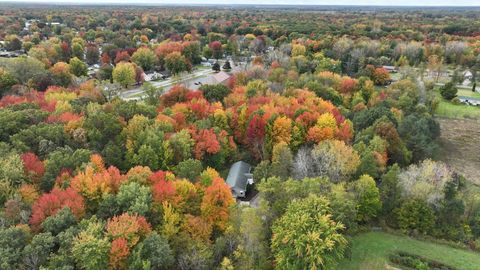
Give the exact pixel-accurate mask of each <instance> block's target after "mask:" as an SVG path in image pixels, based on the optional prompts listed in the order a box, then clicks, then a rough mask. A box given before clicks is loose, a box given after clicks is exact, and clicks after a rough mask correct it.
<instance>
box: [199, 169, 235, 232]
mask: <svg viewBox="0 0 480 270" xmlns="http://www.w3.org/2000/svg"><path fill="white" fill-rule="evenodd" d="M234 203H235V200H234V199H233V197H232V192H231V191H230V187H229V186H228V185H227V184H226V183H225V181H224V180H223V179H222V178H215V179H214V180H213V183H212V185H210V186H209V187H207V188H206V189H205V194H204V196H203V199H202V204H201V205H200V209H201V212H202V217H204V218H205V220H206V221H207V222H208V223H209V224H211V225H212V226H214V227H216V228H218V229H219V230H221V231H223V230H225V228H226V226H227V223H228V218H229V208H230V206H232V205H233V204H234Z"/></svg>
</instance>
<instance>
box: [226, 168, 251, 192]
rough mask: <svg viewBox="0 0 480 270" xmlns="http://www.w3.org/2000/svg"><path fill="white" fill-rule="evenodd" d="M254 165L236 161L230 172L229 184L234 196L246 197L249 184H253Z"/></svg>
mask: <svg viewBox="0 0 480 270" xmlns="http://www.w3.org/2000/svg"><path fill="white" fill-rule="evenodd" d="M251 170H252V166H251V165H250V164H248V163H246V162H243V161H237V162H235V163H234V164H233V165H232V167H231V168H230V171H229V172H228V177H227V184H228V186H230V189H231V190H232V194H233V197H235V198H244V197H245V194H246V193H247V186H248V185H251V184H253V175H252V173H251Z"/></svg>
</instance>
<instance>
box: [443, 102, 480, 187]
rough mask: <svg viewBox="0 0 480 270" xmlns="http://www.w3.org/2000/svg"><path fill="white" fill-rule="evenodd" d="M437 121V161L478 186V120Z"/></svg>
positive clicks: (479, 147)
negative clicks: (438, 143) (438, 128)
mask: <svg viewBox="0 0 480 270" xmlns="http://www.w3.org/2000/svg"><path fill="white" fill-rule="evenodd" d="M478 110H479V111H480V109H478ZM437 120H438V122H439V123H440V127H441V136H440V153H439V159H440V160H442V161H444V162H446V163H447V164H449V165H450V166H452V167H453V168H454V169H455V170H456V171H458V172H459V173H461V174H462V175H464V176H465V177H466V178H467V179H468V180H470V181H472V182H473V183H476V184H479V185H480V143H479V142H480V119H449V118H438V119H437Z"/></svg>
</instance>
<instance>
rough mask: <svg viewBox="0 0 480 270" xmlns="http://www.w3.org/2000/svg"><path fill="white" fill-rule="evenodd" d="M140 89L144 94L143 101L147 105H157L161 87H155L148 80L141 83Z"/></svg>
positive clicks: (161, 91)
mask: <svg viewBox="0 0 480 270" xmlns="http://www.w3.org/2000/svg"><path fill="white" fill-rule="evenodd" d="M142 89H143V91H144V92H145V94H146V97H145V98H144V100H145V102H147V104H149V105H153V106H157V105H158V103H160V96H161V95H162V93H163V89H162V88H160V87H156V86H154V85H153V84H151V83H149V82H145V83H144V84H143V85H142Z"/></svg>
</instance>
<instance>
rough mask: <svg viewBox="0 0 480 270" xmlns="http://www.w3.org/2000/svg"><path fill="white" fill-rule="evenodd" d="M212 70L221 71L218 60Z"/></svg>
mask: <svg viewBox="0 0 480 270" xmlns="http://www.w3.org/2000/svg"><path fill="white" fill-rule="evenodd" d="M212 70H214V71H216V72H220V64H219V63H218V62H215V64H213V66H212Z"/></svg>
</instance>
